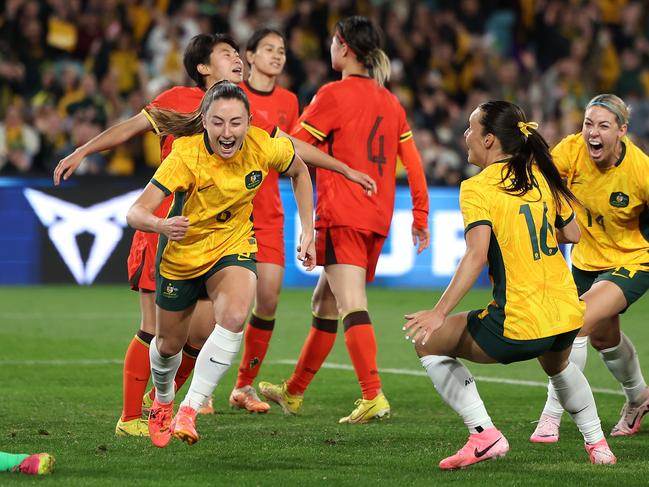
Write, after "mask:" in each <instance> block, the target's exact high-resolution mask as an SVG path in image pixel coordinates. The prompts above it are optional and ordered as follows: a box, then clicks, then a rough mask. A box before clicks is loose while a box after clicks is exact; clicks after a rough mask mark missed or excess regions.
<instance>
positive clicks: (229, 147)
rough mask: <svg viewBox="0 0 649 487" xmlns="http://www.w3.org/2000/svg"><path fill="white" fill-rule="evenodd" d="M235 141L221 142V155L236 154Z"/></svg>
mask: <svg viewBox="0 0 649 487" xmlns="http://www.w3.org/2000/svg"><path fill="white" fill-rule="evenodd" d="M235 142H236V141H235V140H219V146H220V147H221V153H223V154H230V153H232V152H234V144H235Z"/></svg>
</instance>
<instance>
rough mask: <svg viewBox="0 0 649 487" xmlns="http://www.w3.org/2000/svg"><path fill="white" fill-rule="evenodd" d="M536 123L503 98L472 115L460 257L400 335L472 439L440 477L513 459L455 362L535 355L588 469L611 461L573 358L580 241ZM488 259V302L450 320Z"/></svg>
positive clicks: (579, 316) (579, 319)
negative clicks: (574, 253)
mask: <svg viewBox="0 0 649 487" xmlns="http://www.w3.org/2000/svg"><path fill="white" fill-rule="evenodd" d="M536 127H537V125H536V124H535V123H533V122H530V123H528V122H527V121H526V118H525V114H524V113H523V111H522V110H521V109H520V108H518V107H517V106H516V105H514V104H512V103H509V102H504V101H493V102H487V103H483V104H482V105H480V106H479V107H478V108H477V109H476V110H474V111H473V113H472V114H471V116H470V118H469V128H468V129H467V130H466V132H465V133H464V138H465V141H466V145H467V148H468V161H469V163H471V164H474V165H476V166H478V167H479V168H480V169H481V172H480V173H479V174H478V175H476V176H474V177H472V178H470V179H468V180H466V181H464V182H463V183H462V186H461V189H460V208H461V210H462V216H463V217H464V228H465V238H466V252H465V254H464V256H463V257H462V259H461V260H460V263H459V265H458V268H457V270H456V271H455V275H454V276H453V278H452V280H451V283H450V284H449V286H448V287H447V288H446V291H445V292H444V294H443V295H442V297H441V298H440V299H439V301H438V302H437V304H436V305H435V307H434V308H433V309H431V310H426V311H419V312H417V313H412V314H409V315H406V319H407V322H406V324H405V326H404V330H405V331H406V339H412V341H413V343H415V350H416V352H417V354H418V356H419V358H420V360H421V364H422V366H423V367H424V369H426V372H427V374H428V376H429V377H430V379H431V380H432V382H433V384H434V386H435V389H437V392H438V393H439V394H440V395H441V396H442V398H443V399H444V401H445V402H446V403H447V404H448V405H449V406H450V407H451V408H453V409H454V410H455V412H457V413H458V414H459V415H460V416H462V419H463V420H464V423H465V424H466V426H467V428H468V429H469V433H470V434H469V440H468V442H467V443H466V445H464V447H463V448H461V449H460V450H459V451H458V452H457V453H456V454H455V455H452V456H450V457H448V458H445V459H444V460H442V461H441V462H440V464H439V466H440V468H441V469H444V470H451V469H456V468H462V467H467V466H469V465H472V464H474V463H477V462H481V461H483V460H488V459H490V458H498V457H502V456H504V455H505V454H507V452H508V451H509V444H508V443H507V439H506V438H505V436H504V435H503V434H502V433H501V432H500V431H499V430H498V429H496V427H495V426H494V425H493V423H492V421H491V418H490V417H489V414H488V413H487V410H486V409H485V406H484V403H483V402H482V399H481V398H480V395H479V394H478V390H477V387H476V384H475V380H474V378H473V376H472V375H471V373H470V372H469V370H468V369H467V368H466V367H465V366H464V365H463V364H462V363H461V362H460V361H459V360H458V358H463V359H468V360H471V361H473V362H478V363H503V364H508V363H511V362H518V361H522V360H529V359H532V358H538V360H539V362H540V364H541V367H543V370H544V371H545V372H546V373H547V374H548V376H550V381H551V382H552V384H553V385H554V388H555V390H556V392H557V396H558V398H559V401H560V402H561V404H562V405H563V407H564V408H565V409H566V410H567V411H568V412H569V413H570V415H571V417H572V418H573V420H574V421H575V423H576V424H577V427H578V428H579V431H581V433H582V434H583V436H584V440H585V447H586V450H587V452H588V455H589V457H590V460H591V462H592V463H594V464H613V463H615V462H616V458H615V456H614V455H613V453H611V450H610V449H609V447H608V444H607V443H606V439H605V438H604V433H603V432H602V428H601V425H600V421H599V417H598V416H597V408H596V406H595V401H594V399H593V394H592V392H591V389H590V386H589V385H588V381H587V380H586V378H585V377H584V375H583V374H582V372H581V371H580V370H579V368H578V367H577V366H575V365H574V364H573V363H571V362H569V361H568V356H569V354H570V347H571V345H572V342H573V340H574V339H575V337H576V336H577V333H578V331H579V328H580V327H581V326H582V323H583V313H584V307H583V303H581V302H580V301H579V298H578V295H577V290H576V288H575V283H574V281H573V280H572V278H571V276H570V272H569V270H568V267H567V265H566V262H565V260H564V259H563V257H562V255H561V253H560V252H559V250H558V243H559V242H562V241H563V242H577V241H578V240H579V227H578V225H577V223H576V221H575V220H574V212H573V211H572V208H571V206H570V204H569V201H572V202H575V201H576V198H575V197H574V195H573V194H572V193H571V192H570V190H569V189H568V188H567V187H566V186H565V184H564V183H563V181H562V180H561V177H560V175H559V173H558V172H557V170H556V168H555V167H554V165H553V164H552V158H551V156H550V153H549V151H548V147H547V144H546V142H545V140H544V139H543V138H542V136H541V135H540V134H539V133H538V132H537V131H536V130H535V129H536ZM485 263H488V264H489V274H490V277H491V279H492V282H493V301H492V302H491V303H489V305H488V306H487V307H486V309H481V310H474V311H469V312H462V313H458V314H454V315H450V316H449V313H450V312H451V311H452V310H453V309H454V308H455V306H457V304H458V303H459V302H460V300H461V299H462V297H464V295H465V294H466V293H467V292H468V291H469V289H470V288H471V286H472V285H473V284H474V283H475V280H476V279H477V278H478V275H479V274H480V272H481V271H482V269H483V267H484V265H485Z"/></svg>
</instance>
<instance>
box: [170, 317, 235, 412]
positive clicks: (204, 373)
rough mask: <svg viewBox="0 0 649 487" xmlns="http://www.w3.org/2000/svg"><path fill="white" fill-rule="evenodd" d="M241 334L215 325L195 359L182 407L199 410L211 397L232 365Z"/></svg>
mask: <svg viewBox="0 0 649 487" xmlns="http://www.w3.org/2000/svg"><path fill="white" fill-rule="evenodd" d="M242 337H243V332H239V333H233V332H231V331H228V330H226V329H225V328H223V327H221V326H220V325H219V324H217V325H216V326H215V327H214V331H213V332H212V334H211V335H210V336H209V338H208V339H207V341H206V342H205V345H203V348H201V351H200V353H199V354H198V357H197V358H196V366H195V367H194V377H193V378H192V383H191V385H190V386H189V391H187V395H186V396H185V399H184V400H183V402H182V404H181V405H182V406H189V407H191V408H192V409H198V408H200V407H201V406H202V405H203V404H204V403H205V401H207V399H208V398H210V397H212V392H214V388H215V387H216V385H217V384H218V383H219V381H220V380H221V378H222V377H223V376H224V375H225V373H226V372H227V371H228V369H229V368H230V365H232V362H233V360H234V359H235V357H236V355H237V353H238V352H239V348H240V347H241V338H242Z"/></svg>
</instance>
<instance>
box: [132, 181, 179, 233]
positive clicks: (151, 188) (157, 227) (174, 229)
mask: <svg viewBox="0 0 649 487" xmlns="http://www.w3.org/2000/svg"><path fill="white" fill-rule="evenodd" d="M164 199H165V194H164V192H163V191H162V190H161V189H160V188H158V187H157V186H155V185H154V184H152V183H149V184H147V185H146V187H145V188H144V191H142V194H141V195H140V196H139V197H138V199H137V200H135V203H133V206H131V208H129V210H128V213H127V214H126V221H127V223H128V224H129V225H130V226H131V227H133V228H135V229H136V230H141V231H143V232H154V233H159V234H161V235H165V236H166V237H167V238H169V240H182V239H183V238H184V237H185V234H186V233H187V228H189V218H187V217H186V216H174V217H171V218H158V217H157V216H155V215H154V214H153V212H154V211H155V209H156V208H157V207H158V206H160V204H161V203H162V201H163V200H164Z"/></svg>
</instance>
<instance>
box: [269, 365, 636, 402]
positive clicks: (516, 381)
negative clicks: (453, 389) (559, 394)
mask: <svg viewBox="0 0 649 487" xmlns="http://www.w3.org/2000/svg"><path fill="white" fill-rule="evenodd" d="M269 363H272V364H278V365H295V364H296V361H295V360H273V361H269ZM322 368H323V369H335V370H352V371H353V370H354V368H353V367H352V366H351V365H347V364H331V363H328V362H325V363H324V364H322ZM379 372H380V373H381V374H394V375H416V376H424V377H427V374H426V372H424V371H423V370H415V369H380V370H379ZM475 380H476V381H479V382H492V383H494V384H508V385H514V386H526V387H542V388H543V389H547V388H548V383H547V382H538V381H533V380H519V379H505V378H503V377H479V376H476V377H475ZM592 391H593V392H597V393H600V394H612V395H616V396H623V395H624V393H623V392H622V391H617V390H614V389H601V388H599V387H593V388H592Z"/></svg>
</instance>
